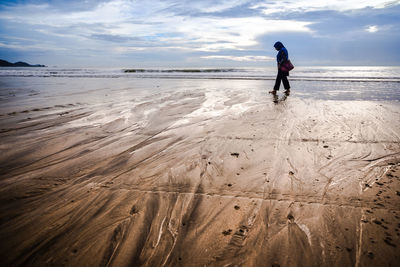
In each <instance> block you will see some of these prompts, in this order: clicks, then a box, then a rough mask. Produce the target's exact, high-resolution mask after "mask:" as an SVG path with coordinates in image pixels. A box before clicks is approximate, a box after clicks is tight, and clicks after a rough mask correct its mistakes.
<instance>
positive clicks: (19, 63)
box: [0, 59, 46, 67]
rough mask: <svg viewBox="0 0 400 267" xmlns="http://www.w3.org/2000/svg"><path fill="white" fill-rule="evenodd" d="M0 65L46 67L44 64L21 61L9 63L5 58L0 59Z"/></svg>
mask: <svg viewBox="0 0 400 267" xmlns="http://www.w3.org/2000/svg"><path fill="white" fill-rule="evenodd" d="M0 67H46V66H45V65H40V64H36V65H31V64H28V63H26V62H22V61H18V62H15V63H11V62H8V61H7V60H3V59H0Z"/></svg>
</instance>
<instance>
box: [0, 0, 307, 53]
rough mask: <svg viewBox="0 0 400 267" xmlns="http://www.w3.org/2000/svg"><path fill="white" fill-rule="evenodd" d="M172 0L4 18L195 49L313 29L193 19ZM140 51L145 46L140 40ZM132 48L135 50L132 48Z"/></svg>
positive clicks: (121, 0)
mask: <svg viewBox="0 0 400 267" xmlns="http://www.w3.org/2000/svg"><path fill="white" fill-rule="evenodd" d="M245 2H247V1H243V0H238V1H221V2H219V3H217V4H214V5H213V4H212V3H211V2H209V3H208V2H207V1H206V2H202V1H197V2H196V1H195V2H194V3H193V4H192V5H191V7H190V9H196V10H200V11H203V12H216V11H223V10H226V9H229V8H232V7H235V6H237V5H241V4H243V3H245ZM173 3H174V2H168V1H152V2H151V3H149V2H142V1H128V0H115V1H110V2H104V3H100V4H99V5H97V6H96V7H95V8H93V9H92V10H85V11H71V12H68V11H65V12H60V11H57V10H55V9H54V8H52V7H51V6H49V5H47V4H46V5H37V6H32V5H29V8H32V9H33V10H34V12H32V13H29V14H30V15H29V16H27V15H26V14H27V10H25V9H24V8H23V6H16V7H15V8H14V9H13V8H9V9H8V10H7V11H6V12H1V13H0V18H1V19H6V20H8V21H14V22H18V23H21V22H24V23H28V24H30V25H34V26H35V29H36V31H38V32H41V33H43V34H48V35H53V36H59V37H61V36H70V37H73V36H79V39H80V38H82V37H84V38H87V39H96V40H100V41H108V42H117V43H121V42H125V43H127V45H129V47H132V46H133V45H134V44H135V42H137V41H138V40H139V39H141V40H144V41H147V42H148V43H147V45H149V48H152V47H153V46H154V43H155V42H157V43H158V44H159V45H160V44H161V45H162V44H164V45H165V47H170V46H172V47H177V46H182V45H183V43H185V46H186V47H187V48H191V49H193V50H194V51H214V52H216V51H221V50H225V49H231V50H243V49H246V48H248V47H252V46H255V45H257V44H258V43H257V37H258V36H260V35H263V34H268V33H272V32H278V31H279V32H310V29H309V28H308V25H309V24H310V23H309V22H304V21H294V20H271V19H269V20H267V19H265V18H262V17H238V18H235V17H232V18H220V17H207V16H203V17H188V16H184V15H176V14H174V13H173V12H172V11H171V10H172V9H171V8H172V7H174V6H175V5H174V4H173ZM139 45H140V46H141V49H143V48H144V47H143V46H146V45H145V44H143V42H142V43H140V44H139ZM131 49H132V48H131Z"/></svg>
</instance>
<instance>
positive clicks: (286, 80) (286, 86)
mask: <svg viewBox="0 0 400 267" xmlns="http://www.w3.org/2000/svg"><path fill="white" fill-rule="evenodd" d="M282 83H283V86H284V87H285V89H286V90H289V89H290V84H289V81H288V79H287V75H284V74H283V75H282Z"/></svg>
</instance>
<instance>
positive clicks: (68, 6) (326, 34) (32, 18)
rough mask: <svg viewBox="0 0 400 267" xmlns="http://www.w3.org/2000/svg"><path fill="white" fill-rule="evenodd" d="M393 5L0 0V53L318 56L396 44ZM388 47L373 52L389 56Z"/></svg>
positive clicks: (379, 1) (381, 0) (300, 0)
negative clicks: (283, 51) (280, 52)
mask: <svg viewBox="0 0 400 267" xmlns="http://www.w3.org/2000/svg"><path fill="white" fill-rule="evenodd" d="M27 3H28V4H27ZM33 3H35V4H33ZM399 10H400V0H396V1H385V0H361V1H354V0H346V1H343V0H332V1H328V2H326V1H320V0H318V1H317V0H307V1H306V0H285V1H277V0H268V1H267V0H265V1H264V0H262V1H255V0H180V1H176V0H152V1H140V0H109V1H107V0H85V1H77V0H71V1H67V0H57V1H45V0H35V1H27V2H26V1H16V2H14V3H12V2H1V3H0V33H1V35H0V36H1V37H0V42H1V43H0V50H1V51H0V52H1V53H3V54H6V53H10V51H13V50H15V51H16V50H18V51H22V50H23V51H26V54H27V55H28V53H29V51H33V52H36V51H40V50H42V51H43V53H42V55H45V54H46V53H48V54H49V60H51V59H52V57H51V56H53V55H54V54H55V53H57V56H59V57H60V58H62V57H64V58H67V59H70V60H73V57H72V56H71V55H78V56H79V55H80V54H85V55H87V54H90V55H92V56H93V58H95V57H96V55H98V57H119V58H126V59H127V60H129V59H132V58H136V59H140V60H141V61H143V62H144V61H146V60H148V61H151V62H154V61H155V60H156V59H160V60H161V59H164V60H171V58H173V59H176V60H178V59H179V60H182V61H183V62H184V61H185V60H188V61H190V60H191V61H192V62H194V61H195V59H198V60H199V59H202V60H203V61H208V62H211V61H213V60H214V61H215V62H218V63H220V62H221V63H222V61H223V60H225V61H227V62H229V63H235V62H238V63H239V62H248V63H252V62H268V61H269V58H270V57H272V56H274V54H275V51H274V50H273V49H271V45H272V44H273V43H274V42H275V41H276V40H281V41H283V42H284V43H285V44H286V45H287V46H288V47H290V48H291V55H293V56H295V57H297V58H299V57H300V52H301V53H302V55H303V58H306V57H312V56H310V55H315V51H320V54H319V57H321V56H323V57H328V56H332V57H334V56H333V55H335V54H340V55H341V54H344V53H343V51H342V47H346V46H348V45H347V44H346V42H349V41H351V42H352V45H353V46H354V47H357V44H358V43H360V47H361V48H362V49H358V48H357V49H358V50H357V51H359V53H360V55H361V54H362V53H363V51H364V50H365V49H364V47H365V46H363V45H362V44H363V43H365V42H369V43H371V42H370V41H371V40H370V39H368V38H375V39H374V41H375V42H377V43H379V42H382V43H383V45H385V44H388V46H389V47H390V49H392V46H393V47H394V45H393V44H398V41H399V39H400V38H399V31H398V30H397V29H399V22H398V18H397V17H398V12H399ZM377 32H378V33H379V34H371V33H377ZM389 44H390V45H389ZM373 48H374V47H372V46H371V48H370V49H369V51H368V52H369V53H370V50H372V49H373ZM390 49H387V50H383V49H380V50H379V51H382V52H379V53H388V54H390V53H391V54H393V53H394V52H393V51H392V50H390ZM346 51H347V50H346ZM390 51H391V52H390ZM365 53H366V55H368V53H367V52H365ZM377 53H378V52H377ZM50 54H51V56H50ZM166 54H168V55H169V56H166ZM172 54H173V55H174V56H173V57H172V56H170V55H172ZM245 55H252V56H245ZM336 58H337V57H336ZM360 58H361V56H360ZM377 58H384V57H383V56H382V57H378V56H377ZM44 63H46V62H44ZM260 64H261V63H260Z"/></svg>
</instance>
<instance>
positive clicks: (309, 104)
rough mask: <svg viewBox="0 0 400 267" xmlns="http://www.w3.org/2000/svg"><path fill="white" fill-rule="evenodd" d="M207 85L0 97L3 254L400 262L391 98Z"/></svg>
mask: <svg viewBox="0 0 400 267" xmlns="http://www.w3.org/2000/svg"><path fill="white" fill-rule="evenodd" d="M202 83H204V84H202V85H201V86H200V85H198V81H192V82H188V83H186V84H184V85H182V82H180V83H179V86H181V88H183V89H182V90H173V89H168V90H160V93H146V94H141V95H140V96H137V95H135V96H133V95H126V97H124V98H117V97H115V94H116V93H115V92H114V93H112V92H111V93H110V96H111V97H109V98H108V97H104V99H107V101H104V102H101V101H100V102H96V103H94V102H92V103H79V102H78V100H76V101H75V102H74V101H71V98H67V100H65V98H63V99H64V100H62V99H61V98H51V101H39V100H37V99H38V98H39V99H40V97H41V96H40V94H39V96H36V98H35V99H36V100H37V101H36V100H35V101H36V102H35V101H33V100H32V101H31V102H29V97H28V96H25V97H24V98H23V99H24V101H25V102H24V106H22V105H20V106H18V105H10V107H7V109H5V108H3V109H2V113H1V114H0V122H1V124H0V126H1V127H0V138H1V139H0V140H1V144H0V152H1V154H0V167H1V168H0V236H1V237H2V242H1V245H0V246H1V249H0V259H1V262H2V263H3V265H4V266H7V265H9V266H15V265H28V266H46V265H67V266H139V265H142V266H206V265H207V266H268V265H269V266H271V265H272V266H396V265H398V263H399V262H400V205H399V204H400V116H399V114H400V104H398V103H390V102H370V101H329V100H312V99H301V98H299V97H296V95H292V96H289V97H288V98H287V99H282V96H280V98H279V100H278V102H276V101H275V103H274V99H273V97H272V96H271V95H268V94H267V93H266V91H267V90H265V91H264V90H261V89H260V90H258V91H256V92H259V93H254V91H251V90H250V91H249V90H243V88H247V87H251V86H254V84H250V83H249V82H247V81H235V82H232V81H230V83H232V84H229V83H226V82H221V81H212V82H202ZM233 83H235V84H236V85H234V84H233ZM258 83H259V84H262V82H258ZM165 84H168V86H170V88H173V87H174V81H168V82H165ZM238 84H239V85H238ZM175 85H176V84H175ZM235 86H236V87H235ZM232 87H234V88H232ZM125 89H126V88H125ZM125 89H121V90H125ZM121 90H120V91H118V92H119V93H120V92H121ZM124 92H125V91H124ZM27 99H28V100H27ZM77 99H79V97H77ZM18 101H19V100H18ZM18 101H17V102H16V104H18V103H19V102H18ZM63 101H67V102H64V103H60V102H63ZM68 101H70V103H69V102H68ZM26 103H30V105H26ZM26 106H29V108H26Z"/></svg>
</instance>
